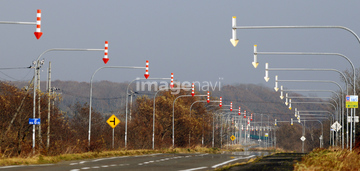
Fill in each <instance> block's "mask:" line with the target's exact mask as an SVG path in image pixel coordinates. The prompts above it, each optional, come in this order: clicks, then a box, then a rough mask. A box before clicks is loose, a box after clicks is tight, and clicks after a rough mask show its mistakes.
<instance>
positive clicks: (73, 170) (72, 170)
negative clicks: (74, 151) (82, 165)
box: [70, 169, 80, 171]
mask: <svg viewBox="0 0 360 171" xmlns="http://www.w3.org/2000/svg"><path fill="white" fill-rule="evenodd" d="M79 170H80V169H71V170H70V171H79Z"/></svg>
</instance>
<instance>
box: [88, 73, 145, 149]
mask: <svg viewBox="0 0 360 171" xmlns="http://www.w3.org/2000/svg"><path fill="white" fill-rule="evenodd" d="M105 68H117V69H146V67H137V66H103V67H100V68H98V69H97V70H95V72H94V73H93V75H92V76H91V79H90V103H89V134H88V146H89V147H90V137H91V107H92V82H93V78H94V76H95V74H96V73H97V72H98V71H100V70H102V69H105ZM125 117H126V122H125V148H126V145H127V115H126V116H125Z"/></svg>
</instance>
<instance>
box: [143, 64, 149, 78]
mask: <svg viewBox="0 0 360 171" xmlns="http://www.w3.org/2000/svg"><path fill="white" fill-rule="evenodd" d="M144 76H145V78H146V79H148V78H149V76H150V75H149V60H146V70H145V74H144Z"/></svg>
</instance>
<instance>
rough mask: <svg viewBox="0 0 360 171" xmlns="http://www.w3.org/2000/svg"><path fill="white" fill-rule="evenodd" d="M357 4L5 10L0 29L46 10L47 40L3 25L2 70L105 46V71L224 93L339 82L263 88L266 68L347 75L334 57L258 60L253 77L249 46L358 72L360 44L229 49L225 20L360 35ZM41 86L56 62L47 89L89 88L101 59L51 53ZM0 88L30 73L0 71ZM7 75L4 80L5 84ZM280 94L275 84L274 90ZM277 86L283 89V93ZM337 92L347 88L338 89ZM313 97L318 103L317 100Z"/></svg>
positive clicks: (263, 34)
mask: <svg viewBox="0 0 360 171" xmlns="http://www.w3.org/2000/svg"><path fill="white" fill-rule="evenodd" d="M359 6H360V1H355V0H354V1H328V0H322V1H310V0H305V1H276V0H272V1H268V0H264V1H256V0H253V1H240V0H237V1H230V0H228V1H218V0H196V1H189V0H181V1H169V0H151V1H150V0H133V1H123V0H107V1H90V0H77V1H73V0H62V1H40V0H31V1H18V0H12V1H1V2H0V20H1V21H29V22H35V21H36V10H37V9H41V10H42V26H41V29H42V32H43V36H42V37H41V39H40V40H37V39H36V38H35V36H34V34H33V32H34V31H35V26H34V25H6V24H1V25H0V34H1V41H0V58H1V61H2V62H1V64H0V67H22V66H29V65H30V64H31V63H32V61H33V60H35V59H36V58H37V57H38V56H39V55H40V54H41V53H42V52H43V51H45V50H47V49H50V48H97V49H101V48H104V41H105V40H107V41H109V58H110V60H109V62H108V64H107V66H145V61H146V60H149V61H150V67H149V73H150V77H170V73H171V72H174V77H175V79H177V80H179V81H200V82H202V81H209V82H212V83H215V82H216V81H219V77H221V78H223V79H222V80H220V81H221V82H222V84H233V83H254V84H264V85H266V86H268V87H273V86H274V76H275V75H279V79H282V80H285V79H301V80H304V79H307V80H309V79H317V80H333V81H337V82H340V79H339V78H340V76H339V74H337V73H335V72H304V71H302V72H300V71H296V72H295V71H293V72H275V71H273V72H270V74H269V76H270V81H269V83H266V82H265V81H264V78H263V77H264V70H265V69H264V68H265V67H264V66H265V62H269V67H270V68H284V67H287V68H331V69H338V70H341V71H343V70H346V69H350V68H351V67H350V64H349V63H348V62H347V61H346V60H345V59H343V58H340V57H336V56H321V57H320V56H269V55H259V56H258V61H259V63H260V64H259V67H258V68H257V69H254V68H253V66H252V65H251V62H252V61H253V45H254V44H257V45H258V51H259V52H271V51H272V52H275V51H284V52H334V53H342V54H344V55H346V56H347V57H349V58H350V59H351V61H352V62H353V63H354V65H355V67H359V64H360V58H359V55H358V54H360V53H359V52H360V44H359V43H358V42H357V40H356V39H355V37H354V36H352V35H351V34H350V33H348V32H346V31H344V30H339V29H292V30H289V29H287V30H285V29H273V30H238V31H237V37H238V39H239V43H238V45H237V47H235V48H234V47H233V46H232V45H231V43H230V41H229V39H230V38H231V19H232V16H236V17H237V25H238V26H264V25H340V26H345V27H348V28H350V29H352V30H353V31H355V32H356V33H358V34H360V24H359V22H358V16H360V11H359V10H358V8H359ZM44 58H45V61H46V62H45V63H46V64H45V65H44V67H43V72H42V76H41V79H42V80H45V77H46V68H47V67H48V62H49V61H51V62H52V79H53V80H57V79H59V80H63V81H66V80H74V81H80V82H82V81H85V82H89V81H90V78H91V75H92V74H93V72H94V71H95V70H96V69H98V68H99V67H102V66H104V64H103V62H102V58H103V52H49V53H47V54H46V55H44ZM0 71H1V73H0V79H1V80H10V81H14V80H30V79H31V78H32V76H33V70H0ZM5 74H6V75H5ZM143 74H144V70H124V69H104V70H102V71H99V72H98V73H97V74H96V76H95V78H94V80H97V81H100V80H109V81H114V82H123V81H131V80H133V79H135V78H136V77H143ZM280 84H281V83H280ZM280 84H279V85H280ZM283 85H284V87H287V88H289V89H300V88H302V89H331V90H338V88H337V87H336V86H334V85H331V84H310V83H302V84H301V83H297V84H294V83H283ZM341 85H344V84H343V83H341ZM319 96H322V95H320V94H319Z"/></svg>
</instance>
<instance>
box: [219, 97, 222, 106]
mask: <svg viewBox="0 0 360 171" xmlns="http://www.w3.org/2000/svg"><path fill="white" fill-rule="evenodd" d="M219 106H220V107H221V106H222V97H220V103H219Z"/></svg>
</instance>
